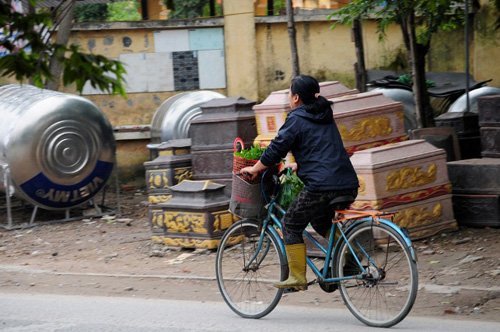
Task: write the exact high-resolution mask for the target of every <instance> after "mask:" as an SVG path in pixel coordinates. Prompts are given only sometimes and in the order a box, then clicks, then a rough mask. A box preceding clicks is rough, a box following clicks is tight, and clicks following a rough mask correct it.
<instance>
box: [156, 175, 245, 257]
mask: <svg viewBox="0 0 500 332" xmlns="http://www.w3.org/2000/svg"><path fill="white" fill-rule="evenodd" d="M171 190H172V198H171V199H170V200H168V201H167V202H165V203H161V204H157V205H155V206H150V210H149V215H150V220H151V224H152V227H153V228H155V229H158V230H159V232H157V233H153V237H152V240H153V241H154V242H157V243H163V244H165V245H167V246H173V247H182V248H206V249H215V248H217V246H218V245H219V242H220V238H221V237H222V234H223V233H224V231H225V230H226V229H227V228H228V227H230V226H231V225H232V224H233V222H234V221H236V218H235V217H234V216H233V215H232V214H231V213H230V212H229V211H228V207H229V199H228V198H227V196H226V195H225V194H224V186H223V185H220V184H217V183H213V182H211V181H190V180H186V181H183V182H181V183H180V184H178V185H176V186H173V187H171ZM160 232H161V233H162V234H159V233H160Z"/></svg>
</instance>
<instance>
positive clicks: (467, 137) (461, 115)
mask: <svg viewBox="0 0 500 332" xmlns="http://www.w3.org/2000/svg"><path fill="white" fill-rule="evenodd" d="M434 121H435V123H436V127H452V128H453V129H455V132H456V134H457V137H458V144H459V146H460V156H461V157H462V159H470V158H480V157H481V136H480V133H479V120H478V115H477V114H476V113H472V112H447V113H444V114H441V115H440V116H438V117H437V118H435V119H434Z"/></svg>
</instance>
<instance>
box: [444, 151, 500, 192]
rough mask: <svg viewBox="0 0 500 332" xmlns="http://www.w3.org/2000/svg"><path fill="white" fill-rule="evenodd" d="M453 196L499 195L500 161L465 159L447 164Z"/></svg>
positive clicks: (492, 159) (496, 159) (495, 159)
mask: <svg viewBox="0 0 500 332" xmlns="http://www.w3.org/2000/svg"><path fill="white" fill-rule="evenodd" d="M447 166H448V172H449V176H450V182H451V186H452V190H453V193H454V194H494V195H497V194H500V159H498V158H481V159H466V160H458V161H452V162H448V163H447Z"/></svg>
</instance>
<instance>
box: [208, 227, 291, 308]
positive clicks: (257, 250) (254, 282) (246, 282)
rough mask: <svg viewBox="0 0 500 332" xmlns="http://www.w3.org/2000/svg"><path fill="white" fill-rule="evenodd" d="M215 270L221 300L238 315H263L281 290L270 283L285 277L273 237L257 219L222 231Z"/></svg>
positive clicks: (284, 270)
mask: <svg viewBox="0 0 500 332" xmlns="http://www.w3.org/2000/svg"><path fill="white" fill-rule="evenodd" d="M215 269H216V276H217V284H218V286H219V290H220V292H221V294H222V297H223V298H224V301H225V302H226V303H227V305H229V307H230V308H231V309H232V310H233V311H234V312H236V313H237V314H238V315H240V316H241V317H244V318H261V317H264V316H265V315H267V314H268V313H270V312H271V311H272V310H273V309H274V308H275V307H276V305H277V304H278V302H279V301H280V299H281V295H282V294H283V290H282V289H278V288H275V287H274V286H273V284H274V283H276V282H278V281H281V280H284V279H285V278H286V273H287V265H286V259H285V257H284V255H283V253H282V251H281V250H280V247H279V240H278V239H277V238H276V236H275V235H274V234H273V233H272V232H271V231H270V230H268V229H264V230H262V227H261V226H260V225H259V223H258V222H257V221H254V220H249V219H243V220H240V221H238V222H237V223H235V224H234V225H232V226H231V227H230V228H229V229H228V230H227V231H226V232H225V233H224V235H223V236H222V239H221V242H220V245H219V248H218V250H217V257H216V266H215Z"/></svg>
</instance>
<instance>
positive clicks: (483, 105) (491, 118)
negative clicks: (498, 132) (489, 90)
mask: <svg viewBox="0 0 500 332" xmlns="http://www.w3.org/2000/svg"><path fill="white" fill-rule="evenodd" d="M477 107H478V115H479V126H481V127H500V95H493V96H483V97H479V98H478V99H477Z"/></svg>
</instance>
